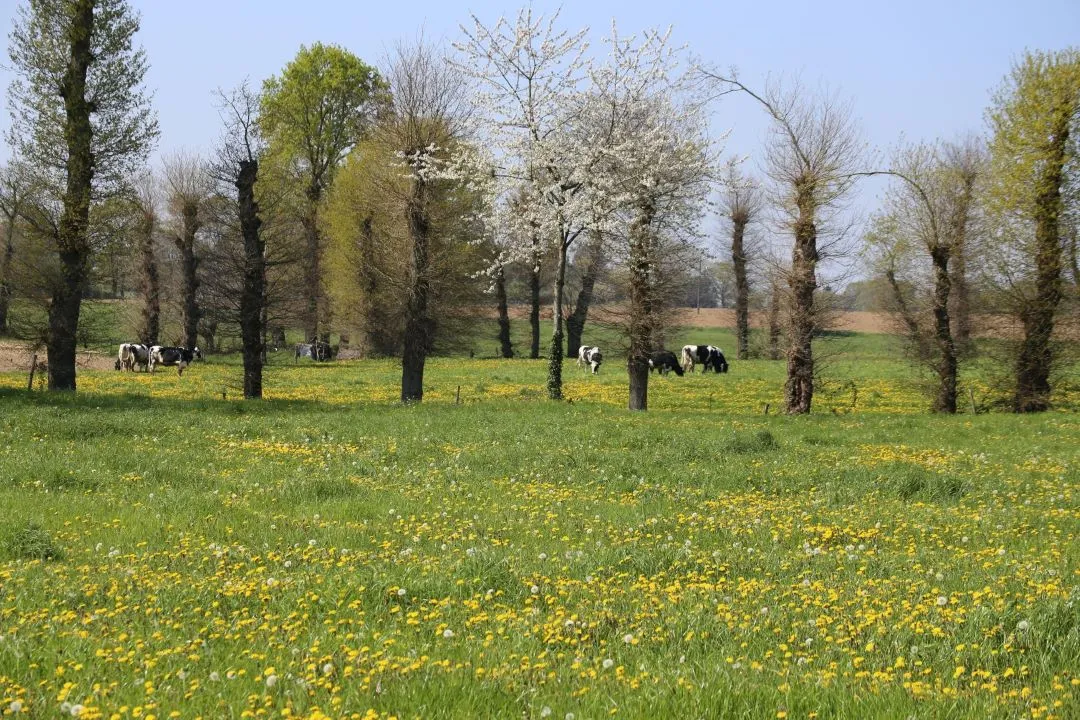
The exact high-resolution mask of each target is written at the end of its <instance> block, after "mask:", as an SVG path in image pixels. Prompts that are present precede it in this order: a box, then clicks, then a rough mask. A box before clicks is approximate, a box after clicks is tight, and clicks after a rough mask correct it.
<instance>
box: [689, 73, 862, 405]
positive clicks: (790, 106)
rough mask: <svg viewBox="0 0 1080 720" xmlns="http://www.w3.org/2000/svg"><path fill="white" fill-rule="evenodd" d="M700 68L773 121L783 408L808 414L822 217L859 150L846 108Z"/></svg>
mask: <svg viewBox="0 0 1080 720" xmlns="http://www.w3.org/2000/svg"><path fill="white" fill-rule="evenodd" d="M703 73H704V75H705V77H706V78H707V79H709V80H712V81H713V82H715V83H717V85H718V86H719V88H720V94H727V93H731V92H740V93H744V94H746V95H748V96H749V97H751V98H753V99H754V100H755V101H756V102H757V103H758V104H759V105H761V107H762V108H764V110H765V112H766V113H767V114H768V115H769V117H770V118H771V120H772V129H771V131H770V139H769V145H768V148H767V150H766V166H767V172H768V175H769V177H770V179H771V180H772V181H773V183H774V185H775V186H776V194H777V198H778V200H779V204H780V208H781V210H782V212H783V213H784V214H785V216H786V224H787V226H788V228H789V229H790V232H791V235H792V240H793V243H792V251H791V268H790V271H789V272H788V278H787V282H788V286H789V291H790V297H789V302H788V303H787V310H788V322H787V324H788V349H787V381H786V383H785V385H784V402H785V406H786V410H787V412H788V413H790V414H804V413H809V412H810V406H811V403H812V402H813V397H814V377H815V370H814V352H813V347H812V343H813V339H814V335H815V334H816V333H817V332H818V330H819V329H820V324H821V323H820V320H821V318H820V308H818V307H816V306H815V302H814V301H815V291H816V290H817V268H818V263H819V262H820V261H821V259H822V251H823V250H824V249H825V246H826V245H827V244H828V243H827V242H823V241H824V240H826V238H827V234H828V229H829V228H828V225H829V222H830V220H831V219H833V218H834V217H835V213H836V211H837V210H838V208H839V206H840V204H841V202H842V200H843V198H844V197H845V196H846V195H847V193H848V191H849V190H850V189H851V186H852V184H853V182H854V178H855V176H856V174H857V173H856V171H857V170H858V163H859V160H860V156H861V152H862V147H861V144H860V142H859V139H858V133H857V131H856V129H855V125H854V123H853V121H852V113H851V108H850V106H849V105H847V104H844V103H841V102H838V101H837V100H836V99H835V98H833V97H830V96H827V95H821V96H815V95H810V94H808V93H807V92H806V91H805V90H804V89H803V88H802V87H800V86H799V85H798V84H792V85H789V86H787V87H785V86H784V85H783V84H781V83H775V82H773V83H768V84H767V85H766V87H765V90H764V91H763V93H761V94H758V93H756V92H755V91H753V90H751V89H750V88H749V87H747V86H746V85H744V84H743V83H742V82H741V81H740V80H739V79H738V77H737V76H736V74H735V73H734V72H731V73H728V74H727V75H722V74H718V73H715V72H711V71H703ZM840 234H841V235H842V233H840Z"/></svg>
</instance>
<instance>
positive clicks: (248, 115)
mask: <svg viewBox="0 0 1080 720" xmlns="http://www.w3.org/2000/svg"><path fill="white" fill-rule="evenodd" d="M219 98H220V101H219V112H220V114H221V119H222V123H223V124H224V132H223V134H222V139H221V143H220V145H219V147H218V152H217V158H216V160H215V162H214V164H213V170H212V173H213V177H214V178H215V179H216V180H217V181H218V182H219V183H220V184H221V185H222V188H221V191H222V193H221V194H222V195H224V194H225V193H226V191H227V188H228V186H229V185H231V186H232V188H233V189H235V192H236V201H235V203H231V204H230V205H231V208H232V211H233V212H235V217H236V221H237V225H238V229H239V234H240V237H241V239H242V241H243V262H242V282H241V289H240V307H239V321H240V336H241V343H242V345H243V354H244V397H245V398H247V399H260V398H262V392H263V384H262V370H263V364H264V361H265V344H264V334H265V328H266V243H265V241H264V240H263V238H262V234H261V227H262V224H263V221H262V217H261V215H260V208H259V202H258V200H257V199H256V184H257V183H258V181H259V158H260V153H261V152H262V149H263V144H262V140H261V138H260V135H259V130H258V113H259V96H258V94H257V93H256V92H254V91H253V90H251V88H250V87H249V86H248V85H247V83H244V84H242V85H240V86H239V87H237V88H235V89H234V90H232V91H231V92H228V93H226V92H222V91H219Z"/></svg>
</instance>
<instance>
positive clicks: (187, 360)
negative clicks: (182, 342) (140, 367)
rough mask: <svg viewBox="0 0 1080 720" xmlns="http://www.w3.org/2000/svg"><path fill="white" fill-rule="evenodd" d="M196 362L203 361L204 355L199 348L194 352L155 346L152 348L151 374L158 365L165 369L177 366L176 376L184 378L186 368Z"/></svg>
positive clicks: (185, 349) (193, 350) (180, 348)
mask: <svg viewBox="0 0 1080 720" xmlns="http://www.w3.org/2000/svg"><path fill="white" fill-rule="evenodd" d="M195 360H202V353H201V352H199V348H197V347H196V348H194V349H192V350H188V349H187V348H182V347H164V346H162V345H155V346H153V347H152V348H150V372H154V368H156V367H157V366H158V365H164V366H165V367H172V366H174V365H175V366H176V374H177V375H178V376H180V377H182V376H183V375H184V368H186V367H187V366H188V365H190V364H191V363H192V362H194V361H195Z"/></svg>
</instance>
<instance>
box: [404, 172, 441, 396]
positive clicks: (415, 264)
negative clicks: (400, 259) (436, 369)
mask: <svg viewBox="0 0 1080 720" xmlns="http://www.w3.org/2000/svg"><path fill="white" fill-rule="evenodd" d="M427 202H428V198H427V184H426V182H425V181H424V180H422V179H419V178H414V179H413V190H412V197H411V198H409V206H408V208H407V209H406V211H405V214H406V216H407V217H406V220H407V221H408V226H409V239H410V240H411V241H412V267H411V268H410V276H411V287H410V288H409V297H408V300H407V301H406V304H405V342H404V345H405V347H404V351H403V353H402V359H401V402H403V403H411V402H420V401H421V400H423V399H424V363H425V361H426V360H427V353H428V351H429V350H430V348H431V338H432V334H433V331H434V321H433V319H432V318H431V317H430V316H429V314H428V301H429V294H430V289H431V288H430V281H429V278H428V263H429V253H430V247H429V243H430V240H431V239H430V237H429V235H430V233H431V227H430V222H429V220H428V215H427Z"/></svg>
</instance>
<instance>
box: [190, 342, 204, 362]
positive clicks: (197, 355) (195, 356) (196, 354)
mask: <svg viewBox="0 0 1080 720" xmlns="http://www.w3.org/2000/svg"><path fill="white" fill-rule="evenodd" d="M191 358H192V359H193V360H202V352H201V351H200V350H199V346H198V345H196V346H195V349H194V350H192V351H191Z"/></svg>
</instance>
